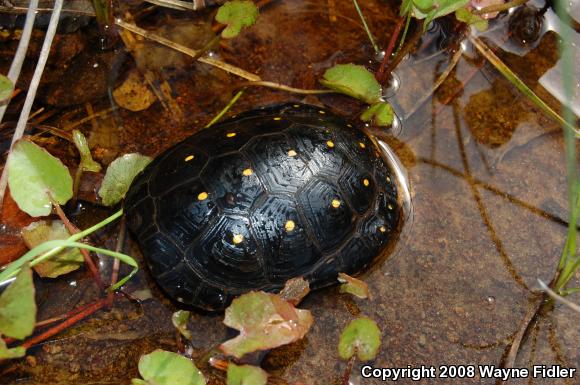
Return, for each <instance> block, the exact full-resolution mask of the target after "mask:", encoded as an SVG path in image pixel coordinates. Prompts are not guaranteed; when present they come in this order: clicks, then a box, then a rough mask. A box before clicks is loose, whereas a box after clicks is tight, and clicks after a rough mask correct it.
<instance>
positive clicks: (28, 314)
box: [0, 265, 36, 340]
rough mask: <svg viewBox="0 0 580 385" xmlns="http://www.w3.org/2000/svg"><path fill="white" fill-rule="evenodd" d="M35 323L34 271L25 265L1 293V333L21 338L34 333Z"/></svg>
mask: <svg viewBox="0 0 580 385" xmlns="http://www.w3.org/2000/svg"><path fill="white" fill-rule="evenodd" d="M35 323H36V303H35V302H34V284H33V282H32V271H31V270H30V267H29V266H28V265H25V266H24V267H23V268H22V269H21V270H20V273H18V275H17V276H16V279H15V280H14V282H12V283H11V284H10V286H8V287H7V288H6V290H4V292H3V293H2V294H1V295H0V335H5V336H8V337H12V338H17V339H19V340H21V339H23V338H24V337H28V336H29V335H31V334H32V331H33V330H34V324H35Z"/></svg>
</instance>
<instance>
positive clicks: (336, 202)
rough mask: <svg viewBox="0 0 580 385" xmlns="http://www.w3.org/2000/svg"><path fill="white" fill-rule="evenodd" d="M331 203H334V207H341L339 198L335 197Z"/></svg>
mask: <svg viewBox="0 0 580 385" xmlns="http://www.w3.org/2000/svg"><path fill="white" fill-rule="evenodd" d="M331 205H332V207H334V208H335V209H337V208H339V207H340V201H339V200H338V199H333V200H332V203H331Z"/></svg>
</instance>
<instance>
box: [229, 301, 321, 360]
mask: <svg viewBox="0 0 580 385" xmlns="http://www.w3.org/2000/svg"><path fill="white" fill-rule="evenodd" d="M312 322H313V319H312V315H311V314H310V312H309V311H308V310H301V309H296V308H295V307H294V306H292V305H291V304H290V303H288V302H286V301H284V300H283V299H282V298H280V297H279V296H278V295H275V294H269V293H264V292H255V291H254V292H250V293H247V294H244V295H242V296H241V297H239V298H236V299H235V300H234V301H233V302H232V304H231V305H230V306H229V307H228V308H227V309H226V314H225V319H224V323H225V324H226V325H227V326H229V327H231V328H234V329H236V330H239V331H240V334H239V335H238V336H237V337H236V338H233V339H231V340H228V341H226V342H224V343H223V344H222V345H221V346H220V349H222V351H224V352H225V353H226V354H228V355H232V356H234V357H237V358H240V357H242V356H243V355H244V354H246V353H250V352H254V351H256V350H266V349H272V348H275V347H278V346H282V345H286V344H289V343H291V342H294V341H296V340H299V339H301V338H302V337H304V335H306V333H307V332H308V330H309V329H310V326H312Z"/></svg>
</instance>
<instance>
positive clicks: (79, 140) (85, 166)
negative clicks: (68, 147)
mask: <svg viewBox="0 0 580 385" xmlns="http://www.w3.org/2000/svg"><path fill="white" fill-rule="evenodd" d="M72 137H73V142H74V144H75V146H76V147H77V150H79V154H80V155H81V163H80V164H79V167H80V168H81V169H82V170H83V171H90V172H99V171H101V165H100V164H98V163H97V162H95V161H94V160H93V157H92V156H91V150H90V149H89V144H88V142H87V138H85V136H84V135H83V133H82V132H80V131H79V130H73V132H72Z"/></svg>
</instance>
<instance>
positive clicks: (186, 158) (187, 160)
mask: <svg viewBox="0 0 580 385" xmlns="http://www.w3.org/2000/svg"><path fill="white" fill-rule="evenodd" d="M192 159H193V155H188V156H186V157H185V161H186V162H189V161H190V160H192Z"/></svg>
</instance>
